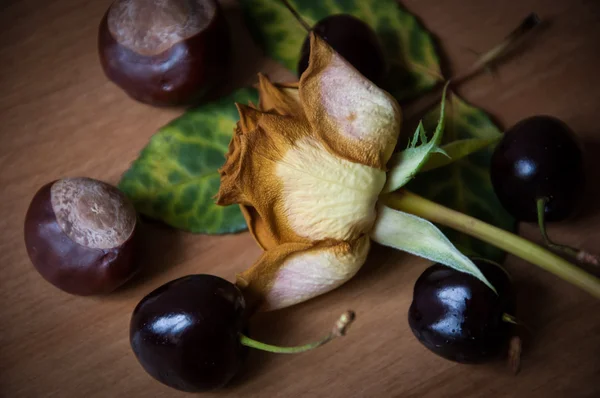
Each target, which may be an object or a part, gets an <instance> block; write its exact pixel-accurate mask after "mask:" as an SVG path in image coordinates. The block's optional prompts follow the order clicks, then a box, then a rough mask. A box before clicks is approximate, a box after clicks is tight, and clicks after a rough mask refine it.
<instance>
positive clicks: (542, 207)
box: [536, 197, 600, 265]
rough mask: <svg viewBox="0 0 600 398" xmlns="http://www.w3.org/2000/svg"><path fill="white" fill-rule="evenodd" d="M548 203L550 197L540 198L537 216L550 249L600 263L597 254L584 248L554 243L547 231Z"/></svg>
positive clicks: (577, 258)
mask: <svg viewBox="0 0 600 398" xmlns="http://www.w3.org/2000/svg"><path fill="white" fill-rule="evenodd" d="M546 203H548V198H545V197H543V198H539V199H538V200H537V202H536V204H537V216H538V225H539V227H540V233H541V234H542V238H543V239H544V243H545V244H546V246H547V247H549V248H550V249H552V250H554V251H556V252H559V253H562V254H564V255H566V256H569V257H571V258H572V259H574V260H576V261H579V262H581V263H584V264H590V265H598V264H599V263H600V260H598V257H596V256H595V255H593V254H591V253H588V252H586V251H584V250H577V249H575V248H572V247H569V246H565V245H559V244H557V243H554V242H552V241H551V240H550V238H549V237H548V233H547V232H546V220H545V218H546Z"/></svg>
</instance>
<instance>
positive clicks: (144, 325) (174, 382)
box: [130, 275, 246, 392]
mask: <svg viewBox="0 0 600 398" xmlns="http://www.w3.org/2000/svg"><path fill="white" fill-rule="evenodd" d="M244 311H245V301H244V298H243V296H242V293H241V292H240V290H239V289H238V288H237V287H236V286H235V285H234V284H232V283H230V282H228V281H226V280H224V279H222V278H219V277H217V276H213V275H189V276H185V277H182V278H179V279H176V280H173V281H171V282H168V283H166V284H164V285H162V286H160V287H159V288H157V289H156V290H154V291H152V292H151V293H149V294H148V295H147V296H146V297H144V298H143V299H142V300H141V301H140V302H139V304H138V305H137V306H136V308H135V310H134V311H133V315H132V317H131V323H130V343H131V347H132V349H133V352H134V353H135V356H136V358H137V359H138V361H139V362H140V364H141V365H142V367H143V368H144V369H145V370H146V371H147V372H148V373H149V374H150V375H151V376H152V377H153V378H155V379H156V380H158V381H160V382H161V383H163V384H165V385H167V386H170V387H173V388H175V389H178V390H182V391H188V392H202V391H209V390H213V389H217V388H221V387H223V386H225V385H226V384H227V383H228V382H229V381H230V380H231V379H232V377H233V376H234V375H235V374H236V373H237V371H238V369H239V368H240V366H241V363H242V362H243V359H244V354H245V352H246V349H245V347H244V346H242V344H241V343H240V333H241V332H242V331H243V328H244Z"/></svg>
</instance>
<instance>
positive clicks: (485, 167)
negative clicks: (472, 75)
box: [406, 94, 516, 262]
mask: <svg viewBox="0 0 600 398" xmlns="http://www.w3.org/2000/svg"><path fill="white" fill-rule="evenodd" d="M438 108H439V107H438ZM438 108H436V109H432V110H431V111H430V112H428V113H427V115H425V117H424V119H423V124H424V126H425V129H426V130H429V131H431V130H430V129H433V128H434V127H435V125H436V123H437V118H438V115H439V109H438ZM500 136H501V131H500V130H499V129H498V127H496V125H495V124H494V122H492V120H491V119H490V117H489V116H488V115H487V114H486V113H485V112H484V111H482V110H481V109H478V108H476V107H473V106H471V105H469V104H467V103H466V102H464V101H463V100H461V99H460V98H459V97H458V96H456V95H455V94H449V96H448V99H447V103H446V128H445V131H444V137H443V139H442V148H443V149H444V150H446V152H448V154H449V155H450V156H451V157H452V156H453V155H454V159H452V160H453V163H450V164H447V165H445V166H443V167H438V168H436V169H434V170H430V171H425V172H423V173H419V174H418V175H417V176H415V178H413V179H412V180H411V181H410V182H409V183H408V184H407V185H406V188H407V189H408V190H410V191H413V192H415V193H417V194H419V195H421V196H424V197H426V198H427V199H430V200H433V201H435V202H437V203H440V204H443V205H445V206H448V207H450V208H452V209H454V210H457V211H460V212H462V213H466V214H469V215H471V216H473V217H476V218H479V219H480V220H482V221H485V222H488V223H490V224H493V225H496V226H498V227H500V228H504V229H506V230H510V231H514V230H515V227H516V223H515V220H514V219H513V218H512V217H511V216H510V215H509V214H508V213H507V212H506V211H505V210H504V208H503V207H502V205H501V204H500V202H499V201H498V199H497V198H496V195H495V194H494V190H493V188H492V184H491V181H490V173H489V164H490V159H491V154H492V151H493V145H490V143H494V142H496V140H497V139H498V138H499V137H500ZM484 144H485V145H484ZM476 147H479V148H483V149H480V150H478V151H476V152H473V153H471V154H470V155H468V156H464V155H465V154H466V153H469V152H470V151H471V149H473V148H476ZM437 156H438V155H437V154H434V155H432V156H431V158H430V159H435V157H437ZM425 167H428V165H427V164H426V165H425ZM443 231H444V233H445V234H446V236H448V238H449V239H450V240H451V241H452V242H453V243H454V244H455V245H456V246H457V247H458V248H459V249H461V251H463V253H468V254H469V255H471V254H477V255H480V256H482V257H485V258H488V259H490V260H494V261H496V262H502V260H503V259H504V255H505V253H504V252H503V251H501V250H499V249H497V248H495V247H493V246H491V245H488V244H484V243H483V242H480V241H479V240H476V239H474V238H471V237H469V236H467V235H465V234H462V233H459V232H456V231H453V230H451V229H443Z"/></svg>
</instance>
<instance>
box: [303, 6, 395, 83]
mask: <svg viewBox="0 0 600 398" xmlns="http://www.w3.org/2000/svg"><path fill="white" fill-rule="evenodd" d="M312 31H313V32H315V34H316V35H318V36H319V37H321V38H322V39H323V40H325V41H326V42H327V43H328V44H329V45H330V46H331V47H332V48H333V49H334V50H335V51H337V52H338V53H339V54H340V55H341V56H342V57H344V58H345V59H346V60H347V61H348V62H349V63H351V64H352V65H353V66H354V67H355V68H356V69H357V70H358V71H359V72H360V73H361V74H362V75H364V76H365V77H366V78H367V79H369V80H371V81H372V82H373V83H375V84H381V83H382V82H383V80H384V78H385V76H386V73H387V63H386V59H385V55H384V51H383V47H382V45H381V43H380V41H379V38H378V37H377V34H376V33H375V31H374V30H373V29H372V28H371V27H370V26H369V25H367V24H366V23H365V22H363V21H361V20H360V19H358V18H356V17H353V16H352V15H348V14H336V15H331V16H328V17H326V18H323V19H321V20H320V21H319V22H317V23H316V24H315V26H313V28H312ZM309 56H310V38H309V36H307V37H306V39H305V40H304V43H303V45H302V50H301V52H300V61H299V62H298V77H300V76H301V75H302V73H304V71H305V70H306V68H308V61H309Z"/></svg>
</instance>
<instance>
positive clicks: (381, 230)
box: [371, 206, 495, 291]
mask: <svg viewBox="0 0 600 398" xmlns="http://www.w3.org/2000/svg"><path fill="white" fill-rule="evenodd" d="M371 239H373V240H374V241H375V242H378V243H380V244H382V245H384V246H389V247H393V248H395V249H398V250H402V251H405V252H407V253H410V254H414V255H416V256H419V257H423V258H426V259H428V260H431V261H434V262H436V263H441V264H444V265H447V266H448V267H451V268H454V269H456V270H457V271H461V272H466V273H468V274H471V275H473V276H475V277H476V278H478V279H479V280H481V281H482V282H483V283H485V284H486V285H488V286H489V287H490V288H491V289H492V290H494V291H495V289H494V287H493V286H492V284H490V282H489V281H488V280H487V279H486V278H485V276H483V274H482V273H481V271H480V270H479V268H477V266H476V265H475V264H474V263H473V262H472V261H471V260H470V259H469V258H468V257H467V256H465V255H464V254H463V253H461V252H460V251H459V250H458V249H457V248H456V247H455V246H454V245H453V244H452V243H451V242H450V241H449V240H448V238H446V237H445V236H444V234H443V233H442V232H441V231H440V230H439V229H438V228H437V227H436V226H435V225H433V224H432V223H430V222H429V221H427V220H424V219H422V218H420V217H417V216H415V215H412V214H408V213H404V212H401V211H398V210H393V209H390V208H389V207H386V206H379V208H378V211H377V221H376V222H375V226H374V227H373V230H372V231H371Z"/></svg>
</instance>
